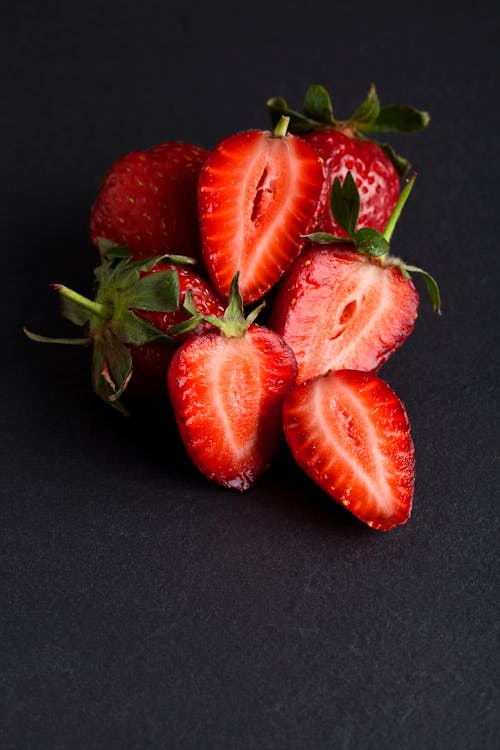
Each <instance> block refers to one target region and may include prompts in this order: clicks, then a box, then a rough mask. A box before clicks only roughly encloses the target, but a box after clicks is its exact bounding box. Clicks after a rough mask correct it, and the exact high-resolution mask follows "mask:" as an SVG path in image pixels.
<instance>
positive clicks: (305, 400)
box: [283, 370, 415, 531]
mask: <svg viewBox="0 0 500 750" xmlns="http://www.w3.org/2000/svg"><path fill="white" fill-rule="evenodd" d="M283 423H284V429H285V436H286V439H287V442H288V445H289V446H290V449H291V451H292V453H293V455H294V457H295V460H296V461H297V463H298V464H299V466H300V467H301V468H302V469H303V470H304V471H305V472H306V474H308V475H309V476H310V477H311V479H313V480H314V481H315V482H316V484H318V485H319V486H320V487H321V488H322V489H323V490H324V491H325V492H327V493H328V495H330V496H331V497H332V498H334V500H337V501H338V502H339V503H342V505H344V506H345V507H346V508H348V510H350V511H351V513H354V515H355V516H357V517H358V518H359V519H360V520H361V521H364V523H367V524H368V525H369V526H371V527H373V528H374V529H380V530H382V531H388V530H389V529H392V528H393V527H394V526H398V525H400V524H404V523H406V521H407V520H408V518H409V516H410V511H411V505H412V496H413V484H414V478H415V468H414V451H413V442H412V439H411V436H410V426H409V423H408V418H407V415H406V412H405V409H404V406H403V404H402V403H401V401H400V400H399V399H398V397H397V396H396V394H395V393H394V392H393V391H392V390H391V388H389V386H388V385H387V383H384V381H383V380H380V378H378V377H377V376H376V375H373V374H371V373H366V372H357V371H355V370H340V371H338V372H330V373H328V374H327V375H323V376H320V377H317V378H313V379H311V380H308V381H307V382H305V383H302V384H301V385H297V386H296V387H295V388H293V389H292V390H291V391H290V393H289V394H288V396H287V397H286V399H285V403H284V406H283Z"/></svg>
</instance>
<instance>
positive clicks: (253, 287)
mask: <svg viewBox="0 0 500 750" xmlns="http://www.w3.org/2000/svg"><path fill="white" fill-rule="evenodd" d="M322 182H323V174H322V168H321V165H320V163H319V160H318V157H317V155H316V154H315V152H314V151H313V149H312V148H311V147H310V146H308V145H307V144H306V143H304V142H303V141H302V140H300V139H299V138H296V137H294V136H291V135H287V136H273V135H271V133H267V132H263V131H248V132H244V133H238V134H236V135H232V136H229V137H228V138H226V139H224V140H223V141H222V142H221V143H220V144H219V145H218V146H217V147H216V148H215V150H214V151H213V152H212V153H211V155H210V157H209V158H208V160H207V162H206V164H205V166H204V167H203V169H202V171H201V173H200V180H199V193H198V199H199V212H200V230H201V237H202V252H203V258H204V261H205V265H206V267H207V270H208V272H209V274H210V277H211V280H212V283H213V285H214V288H215V289H216V291H218V292H219V294H220V295H221V296H223V297H225V298H227V297H228V295H229V290H230V285H231V280H232V278H233V276H234V275H235V273H236V272H237V271H239V272H240V281H239V283H240V292H241V295H242V297H243V300H244V302H245V304H247V303H250V302H253V301H255V300H257V299H259V298H260V297H262V296H263V295H264V294H265V293H266V292H267V291H268V290H269V289H270V288H271V287H272V286H273V285H274V284H275V283H276V282H277V281H278V279H279V278H280V277H281V276H282V274H283V273H284V272H285V271H286V269H287V268H288V267H289V266H290V264H291V262H292V261H293V259H294V258H295V257H296V256H297V255H298V253H299V252H300V250H301V248H302V246H303V244H304V240H303V239H302V237H301V235H303V234H305V232H306V229H307V227H308V225H309V223H310V220H311V218H312V216H313V215H314V212H315V209H316V206H317V202H318V199H319V195H320V191H321V186H322Z"/></svg>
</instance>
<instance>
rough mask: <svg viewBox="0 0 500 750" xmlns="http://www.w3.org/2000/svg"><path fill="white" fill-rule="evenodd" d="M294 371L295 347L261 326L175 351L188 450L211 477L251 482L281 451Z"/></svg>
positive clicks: (172, 379) (173, 387)
mask: <svg viewBox="0 0 500 750" xmlns="http://www.w3.org/2000/svg"><path fill="white" fill-rule="evenodd" d="M295 375H296V364H295V358H294V356H293V353H292V352H291V350H290V348H289V347H288V346H287V345H286V344H285V343H284V341H283V340H282V339H281V338H280V337H279V336H277V335H276V334H274V333H273V332H272V331H269V330H268V329H266V328H263V327H261V326H257V325H252V326H250V328H249V329H248V331H247V332H246V333H245V335H243V336H242V337H240V338H229V337H226V336H223V335H221V334H220V333H219V332H215V331H214V332H208V333H205V334H202V335H201V336H199V337H197V338H195V339H191V340H190V341H188V342H186V343H185V344H184V345H183V346H182V347H181V348H180V349H178V350H177V352H176V353H175V355H174V358H173V360H172V363H171V365H170V368H169V372H168V387H169V393H170V398H171V401H172V406H173V408H174V413H175V417H176V420H177V424H178V426H179V431H180V434H181V437H182V440H183V442H184V445H185V446H186V449H187V452H188V453H189V455H190V457H191V459H192V460H193V462H194V463H195V464H196V465H197V467H198V468H199V469H200V471H201V472H202V473H203V474H204V475H205V476H206V477H208V478H209V479H212V480H214V481H216V482H218V483H219V484H221V485H223V486H225V487H231V488H234V489H237V490H245V489H248V488H249V487H251V486H252V485H253V483H254V482H255V480H256V479H257V478H258V477H259V476H260V475H261V474H262V472H263V471H264V470H265V469H266V468H267V466H268V465H269V463H270V461H271V459H272V457H273V456H274V453H275V452H276V450H277V447H278V444H279V440H280V436H281V434H282V425H281V409H282V405H283V399H284V397H285V395H286V393H287V391H288V390H289V388H290V387H291V386H292V385H293V383H294V382H295Z"/></svg>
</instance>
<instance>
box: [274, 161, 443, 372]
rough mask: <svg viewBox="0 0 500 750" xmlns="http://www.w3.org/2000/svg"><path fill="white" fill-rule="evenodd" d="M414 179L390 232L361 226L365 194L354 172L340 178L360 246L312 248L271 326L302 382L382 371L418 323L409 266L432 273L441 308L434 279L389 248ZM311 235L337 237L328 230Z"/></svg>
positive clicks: (341, 201)
mask: <svg viewBox="0 0 500 750" xmlns="http://www.w3.org/2000/svg"><path fill="white" fill-rule="evenodd" d="M412 185H413V180H412V181H410V182H409V183H408V184H407V186H406V187H405V189H404V191H403V193H402V194H401V197H400V200H399V201H398V204H397V206H396V209H395V213H394V214H393V217H392V218H391V221H390V224H389V225H388V226H389V229H388V231H387V233H386V234H385V236H383V235H380V234H379V233H378V232H376V231H375V230H372V229H367V228H364V229H361V230H358V231H355V227H356V213H357V206H359V199H357V198H356V196H357V190H356V185H355V183H354V181H353V179H352V177H351V176H350V174H349V175H348V177H347V178H346V180H345V181H344V185H343V186H342V187H341V186H340V182H339V181H338V180H337V181H336V182H335V183H334V188H333V191H332V194H333V199H332V204H334V211H335V213H336V216H337V219H338V221H339V222H340V223H341V225H342V227H343V228H344V230H345V231H346V233H347V234H349V235H350V236H351V239H352V245H354V246H357V250H356V249H355V247H352V246H351V247H352V249H349V250H345V249H342V248H343V247H345V245H343V246H341V245H339V244H327V245H326V246H324V247H321V248H318V247H316V248H309V249H307V250H305V251H304V252H303V253H302V254H301V255H300V256H299V258H297V260H296V261H295V262H294V264H293V266H292V268H291V269H290V271H289V273H288V274H287V276H286V277H285V279H283V282H282V284H281V285H280V288H279V290H278V293H277V295H276V298H275V300H274V304H273V309H272V313H271V319H270V326H271V328H272V329H273V330H275V331H276V332H277V333H279V334H280V336H283V338H284V339H285V341H286V342H287V343H288V344H289V345H290V346H291V348H292V349H293V351H294V353H295V356H296V359H297V365H298V382H303V381H304V380H308V379H309V378H311V377H314V376H315V375H322V374H323V373H325V372H328V371H329V370H342V369H355V370H367V371H372V370H378V368H379V367H381V365H383V364H384V362H385V361H386V360H387V359H388V358H389V356H390V355H391V354H392V353H393V352H394V351H396V349H398V348H399V347H400V346H401V345H402V344H403V342H404V341H405V340H406V338H407V337H408V336H409V335H410V333H411V332H412V330H413V327H414V324H415V319H416V317H417V307H418V301H419V299H418V294H417V291H416V289H415V287H414V285H413V282H412V281H411V279H410V276H409V271H418V272H420V273H423V274H424V278H425V280H426V282H427V284H428V286H429V291H430V292H431V296H432V299H433V303H434V306H435V308H436V309H437V310H439V291H438V289H437V285H436V282H435V281H434V279H432V277H431V276H429V275H428V274H426V273H425V272H424V271H422V270H421V269H418V268H416V267H415V266H408V265H406V264H405V263H403V261H401V260H400V259H399V258H393V257H392V256H389V255H388V250H389V244H388V240H389V238H390V235H391V233H392V230H393V228H394V224H395V221H396V219H397V216H398V215H399V213H400V211H401V208H402V206H403V204H404V202H405V201H406V199H407V197H408V194H409V192H410V190H411V187H412ZM351 209H352V210H353V212H354V213H351ZM311 237H312V238H313V239H317V240H320V241H326V242H329V243H334V242H335V237H333V236H332V235H327V234H323V233H320V234H317V235H311Z"/></svg>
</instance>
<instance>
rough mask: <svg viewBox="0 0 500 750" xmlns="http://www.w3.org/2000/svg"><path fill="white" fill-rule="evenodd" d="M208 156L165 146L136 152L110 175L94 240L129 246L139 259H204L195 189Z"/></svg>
mask: <svg viewBox="0 0 500 750" xmlns="http://www.w3.org/2000/svg"><path fill="white" fill-rule="evenodd" d="M207 156H208V151H205V149H203V148H199V147H198V146H192V145H191V144H189V143H172V142H167V143H162V144H160V145H158V146H153V148H150V149H149V150H148V151H133V152H132V153H130V154H126V155H125V156H122V157H121V158H120V159H118V160H117V161H116V162H114V164H112V165H111V167H110V168H109V169H108V171H107V172H106V174H105V176H104V179H103V181H102V184H101V187H100V191H99V195H98V196H97V198H96V200H95V202H94V204H93V206H92V210H91V212H90V236H91V239H92V242H93V243H94V245H95V246H96V247H97V248H98V249H99V250H100V249H101V248H100V240H102V239H105V240H108V241H109V242H111V243H112V244H115V245H126V246H127V247H128V249H129V251H130V253H131V254H132V256H133V257H134V258H147V257H151V256H154V255H160V254H162V253H177V254H179V253H180V254H183V255H187V256H190V257H192V258H199V256H200V236H199V230H198V215H197V203H196V189H197V181H198V174H199V172H200V169H201V167H202V165H203V163H204V162H205V160H206V158H207Z"/></svg>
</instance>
